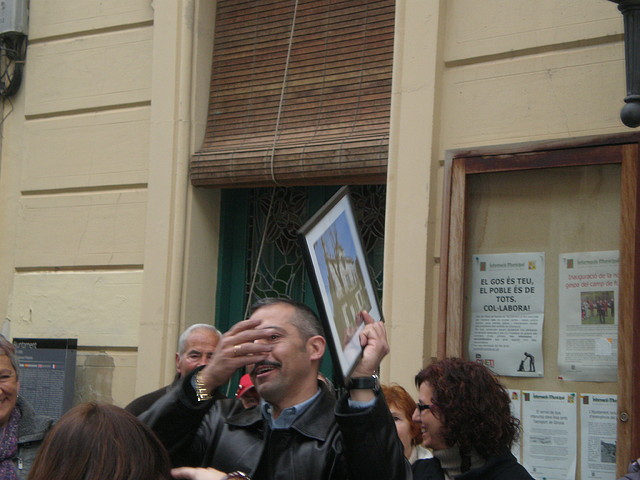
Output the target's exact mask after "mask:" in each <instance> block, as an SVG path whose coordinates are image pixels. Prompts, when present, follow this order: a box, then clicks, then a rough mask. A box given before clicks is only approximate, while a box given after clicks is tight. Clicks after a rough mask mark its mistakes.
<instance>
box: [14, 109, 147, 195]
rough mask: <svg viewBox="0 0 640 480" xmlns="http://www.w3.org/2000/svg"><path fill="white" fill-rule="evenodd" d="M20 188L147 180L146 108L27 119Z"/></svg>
mask: <svg viewBox="0 0 640 480" xmlns="http://www.w3.org/2000/svg"><path fill="white" fill-rule="evenodd" d="M25 138H26V139H28V140H26V141H25V145H24V148H23V149H22V151H23V152H24V155H23V162H22V163H23V167H22V182H21V188H22V190H23V191H29V190H46V189H61V188H75V187H97V186H105V185H123V184H141V183H146V182H147V163H148V156H149V108H148V107H139V108H132V109H124V110H117V111H107V112H96V113H91V114H83V115H73V116H65V117H54V118H45V119H38V120H31V121H28V122H26V124H25Z"/></svg>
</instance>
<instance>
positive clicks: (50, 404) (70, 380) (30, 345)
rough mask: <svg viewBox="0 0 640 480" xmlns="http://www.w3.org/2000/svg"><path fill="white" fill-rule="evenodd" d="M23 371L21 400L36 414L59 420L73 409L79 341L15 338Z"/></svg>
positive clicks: (21, 371)
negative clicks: (26, 402) (28, 404)
mask: <svg viewBox="0 0 640 480" xmlns="http://www.w3.org/2000/svg"><path fill="white" fill-rule="evenodd" d="M13 344H14V345H15V347H16V355H17V357H18V364H19V368H20V396H21V397H24V398H25V399H26V400H27V401H28V402H29V403H30V404H31V405H32V406H33V408H34V409H35V411H36V413H38V414H41V415H48V416H50V417H53V418H58V417H60V416H61V415H62V414H63V413H64V412H66V411H67V410H68V409H69V408H71V406H72V403H73V389H74V385H75V375H76V352H77V350H78V339H77V338H14V339H13Z"/></svg>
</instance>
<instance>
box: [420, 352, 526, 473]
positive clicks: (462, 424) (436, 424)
mask: <svg viewBox="0 0 640 480" xmlns="http://www.w3.org/2000/svg"><path fill="white" fill-rule="evenodd" d="M415 381H416V387H418V391H419V399H418V404H417V408H416V410H415V412H414V414H413V420H414V421H415V422H417V423H419V424H420V428H421V431H422V440H423V445H424V446H425V447H428V448H431V449H432V450H433V454H434V457H435V458H433V459H426V460H419V461H417V462H416V463H415V464H414V465H413V478H414V479H415V480H445V479H446V480H449V479H455V480H463V479H464V480H471V479H482V480H533V477H531V475H529V474H528V473H527V471H526V470H525V468H524V467H523V466H522V465H520V464H519V463H518V462H517V460H516V458H515V457H514V456H513V455H512V454H511V451H510V448H511V445H512V444H513V442H514V441H515V440H516V439H517V437H518V433H519V421H518V420H517V419H516V418H514V417H513V415H511V410H510V406H509V405H510V400H509V394H508V393H507V391H506V389H505V388H504V386H502V384H501V383H500V382H499V381H498V379H497V378H496V376H495V375H494V374H493V373H491V372H490V371H489V370H488V369H487V368H486V367H484V366H483V365H480V364H478V363H474V362H468V361H464V360H461V359H459V358H450V359H446V360H441V361H439V362H436V363H434V364H432V365H429V366H428V367H427V368H425V369H423V370H421V371H420V372H419V373H418V374H417V375H416V378H415Z"/></svg>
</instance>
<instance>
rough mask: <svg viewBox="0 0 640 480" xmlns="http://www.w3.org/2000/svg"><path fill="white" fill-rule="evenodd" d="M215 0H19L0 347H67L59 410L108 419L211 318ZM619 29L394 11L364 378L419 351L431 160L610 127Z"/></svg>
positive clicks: (431, 281)
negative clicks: (382, 215) (72, 370)
mask: <svg viewBox="0 0 640 480" xmlns="http://www.w3.org/2000/svg"><path fill="white" fill-rule="evenodd" d="M214 14H215V2H213V1H209V0H154V1H153V2H152V1H151V0H126V1H125V0H117V1H110V2H101V1H98V0H86V1H84V2H81V3H79V2H74V1H72V0H48V1H46V2H31V16H30V25H29V28H30V45H29V50H28V58H27V63H26V72H25V80H24V83H23V86H22V88H21V89H20V91H19V92H18V94H17V95H16V96H15V97H13V98H12V99H11V101H10V103H9V102H5V105H4V115H5V116H6V120H5V121H4V123H3V125H2V135H3V137H2V151H1V154H2V156H1V163H0V213H1V216H0V305H1V306H2V307H3V308H6V310H5V312H6V314H5V316H6V320H5V322H4V326H3V331H4V332H5V333H7V334H8V335H9V336H45V335H46V336H60V337H66V336H77V337H78V338H79V344H80V353H79V360H78V365H79V368H78V389H77V390H78V392H77V393H78V395H77V398H78V399H89V398H99V399H106V400H108V401H113V402H115V403H117V404H119V405H124V404H125V403H127V402H128V401H129V400H130V399H131V398H133V397H134V396H135V395H137V394H141V393H144V392H146V391H149V390H152V389H155V388H157V387H158V386H160V385H162V384H164V383H165V382H167V381H168V380H169V379H170V378H171V376H172V374H173V354H174V351H175V343H176V339H177V335H178V333H179V331H180V330H182V328H184V326H185V325H187V324H190V323H195V322H201V321H210V320H211V318H212V316H213V307H214V299H213V296H214V292H215V279H216V265H215V264H216V256H217V221H218V212H217V206H218V204H217V201H218V192H215V191H208V190H202V189H197V190H196V189H193V188H192V187H191V186H190V185H189V182H188V180H187V169H188V160H189V155H190V153H191V152H193V151H195V150H196V149H197V148H198V146H199V145H200V141H201V138H202V135H203V131H204V126H205V121H206V110H207V105H206V104H207V98H208V88H209V69H210V59H211V48H212V41H213V40H212V39H213V25H214ZM623 56H624V53H623V45H622V18H621V15H620V13H619V12H618V11H617V9H616V8H615V5H613V4H612V3H611V2H608V1H606V0H563V1H562V2H557V1H556V0H538V1H536V2H525V1H524V0H523V1H520V0H488V1H483V2H477V1H476V0H446V1H445V0H398V2H397V18H396V40H395V66H394V84H393V102H392V119H391V149H390V158H389V177H388V198H387V206H388V210H387V233H386V244H385V252H386V257H385V292H384V306H383V307H384V313H385V317H386V319H387V321H388V327H389V335H390V338H391V345H392V355H391V356H390V357H389V358H388V359H387V361H386V363H385V365H384V369H383V379H384V380H385V381H387V382H390V381H394V382H398V383H400V384H402V385H404V386H407V387H410V386H411V385H412V377H413V374H414V373H415V372H416V371H417V369H418V368H419V367H420V366H421V365H423V364H424V363H425V362H427V361H428V360H429V359H430V358H431V357H433V356H435V355H436V353H437V352H436V345H437V343H436V340H437V334H438V332H437V328H436V317H437V298H438V274H439V270H438V262H439V245H440V222H441V208H442V207H441V205H442V195H443V189H442V184H443V167H442V165H443V161H444V158H445V154H446V151H447V150H451V149H457V148H463V147H464V148H471V147H477V146H483V145H501V144H511V143H516V142H523V141H532V140H542V139H563V138H574V137H578V136H584V135H591V134H604V133H612V132H618V131H624V130H625V129H626V127H624V126H622V125H621V123H620V121H619V119H618V114H619V109H620V107H621V105H622V98H623V97H624V94H625V87H624V62H623V58H624V57H623Z"/></svg>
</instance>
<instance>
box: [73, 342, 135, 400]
mask: <svg viewBox="0 0 640 480" xmlns="http://www.w3.org/2000/svg"><path fill="white" fill-rule="evenodd" d="M136 359H137V353H136V351H135V349H133V348H132V349H131V350H130V351H122V350H108V349H105V350H102V349H101V350H99V351H96V350H83V349H82V346H80V348H78V355H77V360H76V362H77V366H76V385H75V394H74V399H73V400H74V404H77V403H80V402H92V401H94V402H105V403H113V404H115V405H118V406H120V407H124V406H125V405H127V404H128V403H129V402H130V401H131V400H133V398H134V390H135V384H136V363H137V362H136Z"/></svg>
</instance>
